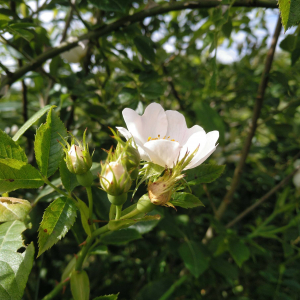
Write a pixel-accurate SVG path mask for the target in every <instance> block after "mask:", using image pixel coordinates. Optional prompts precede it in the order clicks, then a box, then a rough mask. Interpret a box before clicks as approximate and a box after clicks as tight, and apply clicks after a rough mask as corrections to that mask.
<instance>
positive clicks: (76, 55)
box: [60, 37, 88, 63]
mask: <svg viewBox="0 0 300 300" xmlns="http://www.w3.org/2000/svg"><path fill="white" fill-rule="evenodd" d="M67 41H68V42H69V43H73V42H76V41H77V38H76V37H70V38H68V40H67ZM66 44H67V43H66V42H64V43H62V44H61V46H64V45H66ZM87 44H88V40H84V41H80V42H78V46H76V47H74V48H72V49H71V50H69V51H65V52H63V53H61V54H60V57H61V58H62V59H65V60H66V61H67V62H68V63H79V62H80V60H81V59H82V58H83V57H84V56H85V55H86V52H87Z"/></svg>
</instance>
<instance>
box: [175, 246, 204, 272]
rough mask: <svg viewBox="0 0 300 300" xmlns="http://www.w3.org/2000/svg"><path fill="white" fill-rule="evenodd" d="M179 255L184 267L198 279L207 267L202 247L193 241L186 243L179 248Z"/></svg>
mask: <svg viewBox="0 0 300 300" xmlns="http://www.w3.org/2000/svg"><path fill="white" fill-rule="evenodd" d="M179 254H180V256H181V258H182V259H183V262H184V264H185V266H186V267H187V268H188V269H189V270H190V272H191V273H192V274H193V275H194V276H195V277H196V278H198V277H199V276H200V275H201V274H202V273H203V272H204V271H205V270H206V269H207V268H208V265H209V260H208V257H207V254H206V251H205V249H204V247H203V246H202V245H201V244H200V243H196V242H194V241H186V242H185V243H183V244H182V245H181V246H180V247H179Z"/></svg>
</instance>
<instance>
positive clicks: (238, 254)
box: [228, 240, 250, 267]
mask: <svg viewBox="0 0 300 300" xmlns="http://www.w3.org/2000/svg"><path fill="white" fill-rule="evenodd" d="M228 247H229V252H230V254H231V256H232V258H233V259H234V261H235V262H236V264H237V265H238V266H239V267H241V266H242V264H243V263H244V262H245V261H246V260H247V259H249V257H250V251H249V249H248V247H247V246H246V245H245V244H244V243H243V242H241V241H238V240H230V241H229V245H228Z"/></svg>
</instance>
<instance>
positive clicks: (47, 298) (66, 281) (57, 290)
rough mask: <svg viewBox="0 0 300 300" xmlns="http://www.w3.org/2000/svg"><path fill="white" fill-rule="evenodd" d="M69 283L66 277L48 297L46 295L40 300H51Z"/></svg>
mask: <svg viewBox="0 0 300 300" xmlns="http://www.w3.org/2000/svg"><path fill="white" fill-rule="evenodd" d="M69 281H70V278H69V277H68V278H67V279H65V280H64V281H62V282H60V283H59V284H58V285H57V286H56V287H55V288H54V289H53V290H52V291H51V292H50V293H49V294H48V295H46V296H45V297H44V298H43V299H42V300H51V299H53V298H54V297H55V296H57V295H58V293H59V292H60V291H61V290H62V288H63V287H64V286H65V285H67V284H68V283H69Z"/></svg>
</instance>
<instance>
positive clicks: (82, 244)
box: [74, 241, 86, 259]
mask: <svg viewBox="0 0 300 300" xmlns="http://www.w3.org/2000/svg"><path fill="white" fill-rule="evenodd" d="M85 244H86V241H84V242H82V243H81V244H79V245H78V246H79V247H81V246H84V245H85ZM74 255H75V257H76V259H77V258H78V256H77V254H74Z"/></svg>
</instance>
